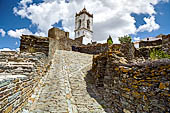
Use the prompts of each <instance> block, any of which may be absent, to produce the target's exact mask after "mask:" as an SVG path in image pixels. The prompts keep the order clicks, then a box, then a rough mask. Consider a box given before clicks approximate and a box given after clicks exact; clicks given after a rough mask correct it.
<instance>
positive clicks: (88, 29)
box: [75, 8, 93, 44]
mask: <svg viewBox="0 0 170 113" xmlns="http://www.w3.org/2000/svg"><path fill="white" fill-rule="evenodd" d="M79 37H83V42H82V43H83V44H88V43H91V42H92V38H93V14H90V13H88V12H87V10H86V8H84V9H83V10H82V11H80V12H79V13H78V14H77V13H76V16H75V38H79Z"/></svg>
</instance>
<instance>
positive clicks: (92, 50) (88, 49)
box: [73, 44, 108, 54]
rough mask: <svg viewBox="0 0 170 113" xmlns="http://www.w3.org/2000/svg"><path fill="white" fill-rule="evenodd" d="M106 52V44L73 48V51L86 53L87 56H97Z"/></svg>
mask: <svg viewBox="0 0 170 113" xmlns="http://www.w3.org/2000/svg"><path fill="white" fill-rule="evenodd" d="M107 50H108V44H95V45H84V46H74V47H73V51H77V52H81V53H87V54H99V53H103V52H106V51H107Z"/></svg>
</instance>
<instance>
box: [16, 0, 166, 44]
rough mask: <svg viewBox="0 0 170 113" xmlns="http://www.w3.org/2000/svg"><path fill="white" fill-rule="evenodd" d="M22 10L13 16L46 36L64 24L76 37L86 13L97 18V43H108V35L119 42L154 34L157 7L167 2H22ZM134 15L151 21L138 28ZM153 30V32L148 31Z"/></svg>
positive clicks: (48, 0) (114, 0)
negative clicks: (78, 18) (77, 17)
mask: <svg viewBox="0 0 170 113" xmlns="http://www.w3.org/2000/svg"><path fill="white" fill-rule="evenodd" d="M22 1H25V2H20V5H19V7H15V8H14V13H15V14H16V15H20V16H21V17H22V18H27V19H29V20H31V22H32V24H35V25H37V26H38V32H42V33H44V34H45V35H47V32H48V29H50V28H51V27H52V25H53V24H55V23H57V22H59V21H60V20H62V24H63V28H64V30H66V31H69V32H70V34H71V37H72V38H73V37H74V19H75V18H74V17H75V13H76V12H79V11H80V10H82V8H83V7H84V6H86V9H87V10H88V11H89V12H90V13H93V14H94V40H97V41H101V40H106V38H107V37H108V36H109V34H110V35H111V36H112V37H113V41H114V42H119V41H118V38H116V37H119V36H123V35H127V34H135V33H136V32H138V31H140V32H141V31H149V32H150V31H152V30H156V29H158V28H159V27H158V26H159V25H158V24H157V23H156V22H155V17H154V16H152V15H154V14H156V11H155V9H154V5H156V4H158V3H159V2H160V1H162V2H168V0H70V2H69V3H66V2H65V0H44V2H42V3H39V4H35V3H32V0H22ZM132 13H135V14H149V15H150V16H151V18H144V20H145V22H146V24H145V25H142V26H140V27H139V28H136V26H135V22H136V20H135V18H134V17H132V16H131V14H132ZM149 27H151V28H149Z"/></svg>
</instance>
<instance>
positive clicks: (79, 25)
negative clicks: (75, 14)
mask: <svg viewBox="0 0 170 113" xmlns="http://www.w3.org/2000/svg"><path fill="white" fill-rule="evenodd" d="M80 27H81V20H79V24H78V28H80Z"/></svg>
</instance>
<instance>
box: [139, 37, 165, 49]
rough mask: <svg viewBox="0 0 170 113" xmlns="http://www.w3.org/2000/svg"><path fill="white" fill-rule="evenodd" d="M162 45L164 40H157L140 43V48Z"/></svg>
mask: <svg viewBox="0 0 170 113" xmlns="http://www.w3.org/2000/svg"><path fill="white" fill-rule="evenodd" d="M158 45H162V40H161V39H159V40H155V41H140V42H139V47H146V46H158Z"/></svg>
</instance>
